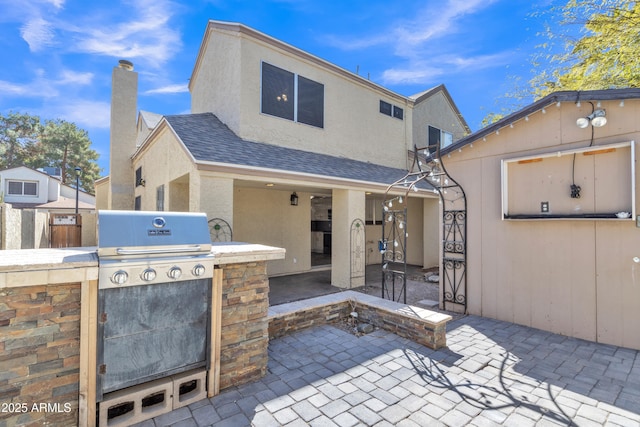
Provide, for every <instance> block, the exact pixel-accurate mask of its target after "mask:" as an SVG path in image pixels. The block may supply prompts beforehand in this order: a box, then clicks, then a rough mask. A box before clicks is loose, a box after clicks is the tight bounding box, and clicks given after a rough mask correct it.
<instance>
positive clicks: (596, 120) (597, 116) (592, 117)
mask: <svg viewBox="0 0 640 427" xmlns="http://www.w3.org/2000/svg"><path fill="white" fill-rule="evenodd" d="M606 115H607V113H606V112H605V110H602V109H599V110H595V111H594V112H593V113H591V114H589V115H588V116H587V117H580V118H579V119H578V120H576V125H577V126H578V127H579V128H581V129H584V128H586V127H587V126H589V124H591V125H592V126H593V127H597V128H599V127H602V126H604V125H606V124H607V118H606Z"/></svg>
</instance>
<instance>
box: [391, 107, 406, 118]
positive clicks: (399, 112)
mask: <svg viewBox="0 0 640 427" xmlns="http://www.w3.org/2000/svg"><path fill="white" fill-rule="evenodd" d="M393 117H395V118H396V119H400V120H404V110H403V109H402V108H400V107H398V106H397V105H394V106H393Z"/></svg>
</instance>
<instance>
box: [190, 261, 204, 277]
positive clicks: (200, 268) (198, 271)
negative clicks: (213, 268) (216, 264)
mask: <svg viewBox="0 0 640 427" xmlns="http://www.w3.org/2000/svg"><path fill="white" fill-rule="evenodd" d="M205 271H206V268H204V265H202V264H196V265H195V267H193V270H191V272H192V273H193V275H194V276H196V277H199V276H202V275H203V274H204V272H205Z"/></svg>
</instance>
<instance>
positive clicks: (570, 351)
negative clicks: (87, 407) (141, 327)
mask: <svg viewBox="0 0 640 427" xmlns="http://www.w3.org/2000/svg"><path fill="white" fill-rule="evenodd" d="M447 344H448V348H446V349H441V350H437V351H435V350H430V349H428V348H426V347H423V346H421V345H418V344H416V343H414V342H411V341H409V340H406V339H404V338H400V337H398V336H396V335H394V334H391V333H389V332H386V331H382V330H376V331H374V332H373V333H371V334H369V335H365V336H361V337H356V336H354V335H352V334H350V333H348V332H345V331H344V330H342V329H339V328H336V327H333V326H319V327H314V328H311V329H307V330H304V331H300V332H297V333H294V334H291V335H289V336H286V337H282V338H278V339H275V340H273V341H271V342H270V343H269V369H268V373H267V375H266V376H265V377H264V378H262V379H261V380H259V381H256V382H254V383H251V384H245V385H243V386H239V387H233V388H231V389H227V390H223V391H222V393H221V394H220V395H218V396H216V397H214V398H212V399H205V400H203V401H200V402H197V403H194V404H192V405H190V406H189V407H187V408H181V409H180V410H179V411H174V412H172V413H170V414H165V415H163V416H160V417H157V418H156V419H154V420H150V421H147V422H145V423H143V424H141V425H144V426H145V427H152V426H155V427H158V426H161V425H162V426H173V427H178V426H192V425H197V426H209V425H215V426H216V427H218V426H222V425H229V426H234V427H237V426H245V425H246V426H249V425H253V426H257V427H265V426H281V425H285V426H290V427H294V426H316V425H317V426H332V425H337V426H362V425H364V426H369V425H379V426H383V425H386V426H388V425H392V426H415V425H419V426H423V425H442V426H464V425H473V426H485V425H498V426H499V425H504V426H510V425H518V426H524V425H531V426H534V425H535V426H558V425H560V426H562V425H571V424H573V425H624V426H638V427H640V354H639V353H640V352H638V351H635V350H629V349H625V348H619V347H615V346H609V345H602V344H595V343H592V342H588V341H583V340H579V339H575V338H568V337H564V336H560V335H555V334H551V333H549V332H544V331H540V330H537V329H532V328H527V327H524V326H518V325H514V324H511V323H506V322H501V321H497V320H491V319H485V318H480V317H475V316H467V317H464V318H462V319H458V320H456V321H455V322H452V323H450V324H449V325H448V332H447ZM363 355H366V357H363Z"/></svg>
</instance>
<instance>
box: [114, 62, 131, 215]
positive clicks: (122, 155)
mask: <svg viewBox="0 0 640 427" xmlns="http://www.w3.org/2000/svg"><path fill="white" fill-rule="evenodd" d="M137 103H138V73H136V72H134V71H133V63H131V62H129V61H127V60H124V59H122V60H120V61H119V63H118V66H117V67H114V68H113V73H112V77H111V133H110V150H109V153H110V159H109V197H108V198H109V200H108V207H109V209H121V210H133V207H134V188H135V183H134V180H135V175H134V172H133V165H132V163H131V155H132V154H133V152H134V151H135V149H136V115H137V109H138V105H137Z"/></svg>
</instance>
